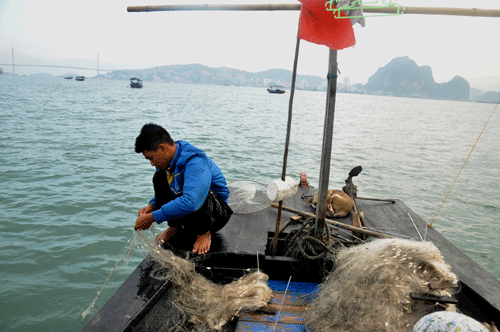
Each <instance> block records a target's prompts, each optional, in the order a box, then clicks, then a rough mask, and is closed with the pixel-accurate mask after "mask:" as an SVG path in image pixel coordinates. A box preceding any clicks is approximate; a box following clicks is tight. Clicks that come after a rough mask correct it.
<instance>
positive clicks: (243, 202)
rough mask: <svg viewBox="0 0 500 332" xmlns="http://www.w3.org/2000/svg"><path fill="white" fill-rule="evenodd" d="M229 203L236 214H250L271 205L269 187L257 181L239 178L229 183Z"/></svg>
mask: <svg viewBox="0 0 500 332" xmlns="http://www.w3.org/2000/svg"><path fill="white" fill-rule="evenodd" d="M228 186H229V191H230V195H229V199H228V205H229V206H230V207H231V209H232V210H233V213H236V214H248V213H253V212H258V211H261V210H264V209H265V208H268V207H270V206H271V203H272V202H271V201H270V200H269V198H267V187H266V186H265V185H264V184H262V183H260V182H257V181H252V180H237V181H232V182H229V183H228Z"/></svg>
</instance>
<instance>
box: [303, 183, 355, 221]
mask: <svg viewBox="0 0 500 332" xmlns="http://www.w3.org/2000/svg"><path fill="white" fill-rule="evenodd" d="M310 203H311V205H312V206H313V207H316V204H317V203H318V193H316V194H314V197H313V198H312V200H311V201H310ZM353 207H354V201H353V199H352V198H351V196H349V195H347V194H346V193H345V192H343V191H340V190H334V189H328V194H327V196H326V209H327V211H326V215H327V216H328V217H345V216H347V215H349V213H351V210H352V208H353Z"/></svg>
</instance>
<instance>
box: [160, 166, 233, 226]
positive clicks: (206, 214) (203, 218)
mask: <svg viewBox="0 0 500 332" xmlns="http://www.w3.org/2000/svg"><path fill="white" fill-rule="evenodd" d="M153 185H154V189H155V198H156V207H155V208H156V209H159V208H161V206H163V205H164V204H166V203H168V202H170V201H171V200H173V199H175V196H174V194H173V193H172V191H171V190H170V186H169V184H168V181H167V173H166V171H165V170H158V171H156V173H155V174H154V176H153ZM232 214H233V211H232V210H231V208H230V207H229V205H227V203H226V202H224V200H223V199H222V198H221V197H220V196H219V195H218V194H217V193H216V192H214V191H212V190H210V191H209V193H208V196H207V198H206V200H205V202H204V203H203V205H202V206H201V208H199V209H198V210H197V211H196V212H194V213H191V214H189V215H187V216H184V217H181V218H177V219H172V220H169V221H168V225H169V226H172V227H176V228H177V232H178V233H179V232H182V233H187V234H191V235H201V234H205V233H206V232H208V231H210V233H215V232H217V231H219V230H220V229H222V228H223V227H224V226H225V225H226V224H227V222H228V221H229V218H230V217H231V215H232Z"/></svg>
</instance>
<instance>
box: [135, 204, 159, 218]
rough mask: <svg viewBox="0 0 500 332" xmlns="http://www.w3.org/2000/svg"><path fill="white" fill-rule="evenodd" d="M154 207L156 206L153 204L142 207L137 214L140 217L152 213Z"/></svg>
mask: <svg viewBox="0 0 500 332" xmlns="http://www.w3.org/2000/svg"><path fill="white" fill-rule="evenodd" d="M154 208H155V207H154V205H153V204H148V205H147V206H145V207H143V208H142V209H140V210H139V213H138V214H137V215H138V216H139V217H140V216H143V215H145V214H148V213H151V212H153V209H154Z"/></svg>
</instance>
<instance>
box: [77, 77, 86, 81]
mask: <svg viewBox="0 0 500 332" xmlns="http://www.w3.org/2000/svg"><path fill="white" fill-rule="evenodd" d="M84 79H85V76H77V77H75V80H77V81H83V80H84Z"/></svg>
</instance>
